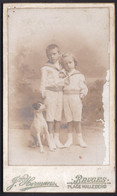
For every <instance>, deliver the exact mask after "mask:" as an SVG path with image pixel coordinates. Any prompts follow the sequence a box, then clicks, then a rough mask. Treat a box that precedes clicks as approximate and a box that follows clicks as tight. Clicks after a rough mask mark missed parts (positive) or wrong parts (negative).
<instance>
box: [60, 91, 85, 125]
mask: <svg viewBox="0 0 117 196" xmlns="http://www.w3.org/2000/svg"><path fill="white" fill-rule="evenodd" d="M63 97H64V101H63V102H64V115H65V119H66V122H71V121H81V117H82V101H81V99H80V97H79V94H75V95H74V94H69V95H68V94H64V96H63Z"/></svg>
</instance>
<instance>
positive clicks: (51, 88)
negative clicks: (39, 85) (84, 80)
mask: <svg viewBox="0 0 117 196" xmlns="http://www.w3.org/2000/svg"><path fill="white" fill-rule="evenodd" d="M46 90H49V91H55V92H58V91H63V87H62V86H59V87H51V86H47V87H46Z"/></svg>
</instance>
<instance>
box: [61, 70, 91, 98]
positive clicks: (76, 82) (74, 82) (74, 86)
mask: <svg viewBox="0 0 117 196" xmlns="http://www.w3.org/2000/svg"><path fill="white" fill-rule="evenodd" d="M68 75H69V83H68V84H67V85H66V86H65V87H64V90H79V91H80V94H83V95H86V94H87V92H88V88H87V86H86V84H85V77H84V75H83V74H81V73H80V72H79V71H77V70H76V69H73V70H72V71H71V72H68Z"/></svg>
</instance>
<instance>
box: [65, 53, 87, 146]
mask: <svg viewBox="0 0 117 196" xmlns="http://www.w3.org/2000/svg"><path fill="white" fill-rule="evenodd" d="M62 64H63V67H64V69H65V70H66V75H67V76H68V78H69V83H68V84H67V85H65V86H64V90H63V93H64V114H65V119H66V122H67V123H68V140H67V142H66V143H65V145H64V146H65V147H69V146H70V145H72V129H73V126H74V128H75V130H76V132H77V142H78V143H79V145H80V146H81V147H86V146H87V145H86V143H85V142H84V140H83V138H82V128H81V117H82V99H83V98H84V97H85V96H86V95H87V92H88V89H87V86H86V84H85V77H84V75H83V74H81V73H80V72H79V71H77V70H76V69H75V67H76V64H77V62H76V60H75V58H74V57H73V55H72V54H64V55H63V56H62Z"/></svg>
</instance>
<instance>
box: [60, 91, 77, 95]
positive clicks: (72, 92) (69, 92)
mask: <svg viewBox="0 0 117 196" xmlns="http://www.w3.org/2000/svg"><path fill="white" fill-rule="evenodd" d="M63 93H64V94H65V95H68V94H71V95H72V94H74V95H79V94H80V91H79V90H64V91H63Z"/></svg>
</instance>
